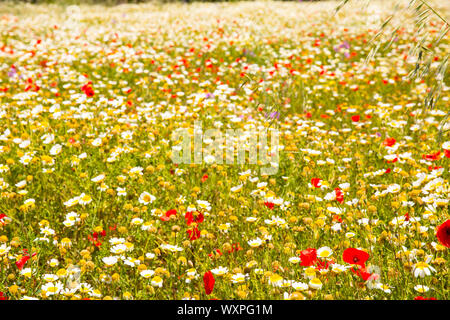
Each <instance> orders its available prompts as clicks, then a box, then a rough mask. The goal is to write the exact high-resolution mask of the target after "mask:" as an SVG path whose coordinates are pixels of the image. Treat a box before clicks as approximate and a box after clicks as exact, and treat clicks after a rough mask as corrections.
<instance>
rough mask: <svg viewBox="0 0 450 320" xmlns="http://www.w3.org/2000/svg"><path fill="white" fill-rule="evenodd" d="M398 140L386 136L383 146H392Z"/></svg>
mask: <svg viewBox="0 0 450 320" xmlns="http://www.w3.org/2000/svg"><path fill="white" fill-rule="evenodd" d="M396 142H397V141H396V140H395V139H394V138H386V139H384V141H383V146H386V147H392V146H393V145H394V144H395V143H396Z"/></svg>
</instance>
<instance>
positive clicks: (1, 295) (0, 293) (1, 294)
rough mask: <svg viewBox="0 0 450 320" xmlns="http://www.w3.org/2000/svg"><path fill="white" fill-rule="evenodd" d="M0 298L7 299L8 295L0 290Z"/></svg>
mask: <svg viewBox="0 0 450 320" xmlns="http://www.w3.org/2000/svg"><path fill="white" fill-rule="evenodd" d="M0 300H8V297H7V296H6V295H5V294H4V293H3V292H1V291H0Z"/></svg>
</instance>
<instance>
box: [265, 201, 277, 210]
mask: <svg viewBox="0 0 450 320" xmlns="http://www.w3.org/2000/svg"><path fill="white" fill-rule="evenodd" d="M264 205H265V206H266V207H267V208H269V209H270V210H272V209H273V207H274V206H275V204H273V203H272V202H264Z"/></svg>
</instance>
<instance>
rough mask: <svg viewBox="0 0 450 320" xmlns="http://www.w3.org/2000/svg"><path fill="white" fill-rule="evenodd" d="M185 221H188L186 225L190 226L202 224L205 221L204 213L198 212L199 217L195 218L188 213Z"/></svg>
mask: <svg viewBox="0 0 450 320" xmlns="http://www.w3.org/2000/svg"><path fill="white" fill-rule="evenodd" d="M184 219H185V220H186V224H187V225H188V226H190V225H191V224H192V223H193V222H195V223H201V222H203V220H204V219H205V216H204V215H203V213H201V212H198V211H197V215H196V216H194V214H193V213H192V212H186V214H185V215H184Z"/></svg>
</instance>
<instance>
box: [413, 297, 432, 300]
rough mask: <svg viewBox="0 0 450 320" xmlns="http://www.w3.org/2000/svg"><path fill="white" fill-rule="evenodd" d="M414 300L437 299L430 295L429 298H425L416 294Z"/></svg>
mask: <svg viewBox="0 0 450 320" xmlns="http://www.w3.org/2000/svg"><path fill="white" fill-rule="evenodd" d="M414 300H437V299H436V298H433V297H430V298H425V297H422V296H417V297H415V298H414Z"/></svg>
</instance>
